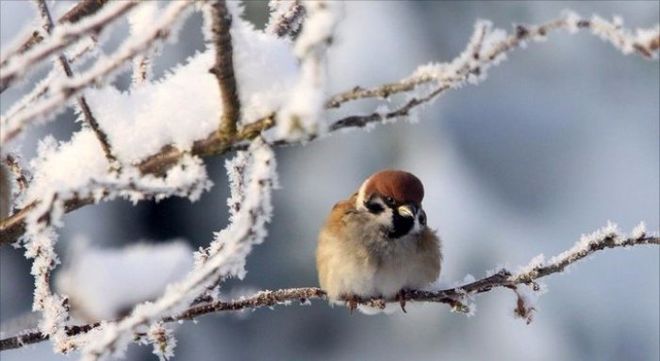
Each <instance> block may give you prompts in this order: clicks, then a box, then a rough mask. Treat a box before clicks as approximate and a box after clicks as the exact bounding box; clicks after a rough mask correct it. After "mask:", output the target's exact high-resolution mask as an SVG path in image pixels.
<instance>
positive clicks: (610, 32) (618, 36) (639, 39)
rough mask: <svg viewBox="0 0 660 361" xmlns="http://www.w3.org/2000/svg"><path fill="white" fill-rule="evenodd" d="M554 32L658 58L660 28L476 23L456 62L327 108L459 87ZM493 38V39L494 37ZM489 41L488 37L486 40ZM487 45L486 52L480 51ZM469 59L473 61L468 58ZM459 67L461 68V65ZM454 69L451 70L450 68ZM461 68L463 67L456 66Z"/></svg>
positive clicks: (577, 22) (579, 21)
mask: <svg viewBox="0 0 660 361" xmlns="http://www.w3.org/2000/svg"><path fill="white" fill-rule="evenodd" d="M557 30H566V31H568V32H569V33H576V32H577V31H578V30H589V31H591V33H592V34H594V35H598V36H600V37H601V38H603V39H604V40H607V41H609V42H610V43H611V44H612V45H614V46H615V47H616V48H618V49H619V50H621V51H622V52H623V53H624V54H630V53H633V52H637V53H638V54H639V55H642V56H644V57H646V58H650V59H653V58H657V55H658V51H659V50H660V27H659V26H656V27H655V28H650V29H637V33H636V34H634V35H633V34H632V32H631V31H630V30H628V29H624V28H622V27H621V24H620V21H619V22H618V23H617V21H615V22H614V23H611V22H608V21H606V20H603V19H602V18H600V17H598V16H593V18H592V19H591V20H589V19H584V18H581V17H580V16H579V15H577V14H575V13H572V12H566V13H565V14H564V15H563V16H562V17H560V18H557V19H554V20H550V21H548V22H546V23H543V24H541V25H517V26H516V29H515V33H513V34H510V35H508V36H504V35H505V34H504V33H503V32H502V31H501V30H492V24H491V23H490V22H488V21H479V22H477V24H476V25H475V32H474V34H473V36H472V39H471V40H470V44H469V45H468V48H469V49H473V50H475V51H466V52H464V53H463V54H462V55H461V56H460V57H459V58H457V59H456V60H454V61H452V62H451V63H448V64H430V65H425V66H421V67H419V68H418V69H417V70H415V71H414V72H413V74H412V75H410V76H409V77H408V78H405V79H403V80H400V81H397V82H393V83H388V84H383V85H380V86H376V87H373V88H363V87H360V86H356V87H355V88H353V89H351V90H349V91H346V92H343V93H340V94H337V95H335V96H334V97H332V98H331V99H330V100H328V102H327V103H326V106H327V107H328V108H338V107H340V106H341V105H342V104H344V103H347V102H350V101H354V100H358V99H365V98H382V99H386V98H389V97H390V96H392V95H394V94H399V93H405V92H409V91H412V90H414V89H415V88H417V87H418V86H421V85H425V84H431V85H432V84H433V83H438V84H446V85H449V86H450V87H451V88H454V87H457V86H460V85H462V84H463V83H464V82H465V81H466V80H467V79H466V78H467V77H468V76H470V75H473V76H475V77H483V75H484V74H482V73H485V70H487V68H488V67H489V66H490V65H496V64H497V63H498V62H499V61H501V60H502V59H503V58H502V56H503V55H505V54H506V53H507V52H510V51H512V50H513V49H516V48H519V47H521V46H523V45H525V44H526V42H527V41H534V42H539V41H545V40H546V37H547V35H548V34H549V33H551V32H553V31H557ZM493 35H494V36H493ZM488 37H491V38H490V39H488ZM484 45H486V49H482V48H483V47H484ZM470 56H471V57H472V58H470ZM461 63H462V64H461ZM452 65H453V66H452ZM457 65H462V66H457ZM475 80H478V79H476V78H475Z"/></svg>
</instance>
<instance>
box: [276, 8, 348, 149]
mask: <svg viewBox="0 0 660 361" xmlns="http://www.w3.org/2000/svg"><path fill="white" fill-rule="evenodd" d="M303 4H304V8H305V14H306V17H305V22H304V24H303V30H302V32H301V33H300V36H298V38H297V39H296V43H295V46H294V52H295V54H296V56H298V58H300V61H301V68H300V76H299V78H298V81H297V83H296V84H295V86H294V88H293V90H292V94H291V95H290V96H289V100H288V102H287V103H285V104H284V106H283V108H282V109H281V110H280V111H279V112H278V114H277V117H276V118H277V122H276V129H275V132H276V134H277V139H278V140H286V141H295V140H300V139H304V138H306V137H307V136H308V134H311V135H321V134H325V133H326V132H327V128H328V126H327V124H326V123H325V120H324V119H323V117H322V115H323V111H324V106H323V103H324V101H325V100H324V98H325V97H326V94H325V90H326V78H327V74H326V72H327V64H326V62H327V59H326V54H327V48H328V46H329V45H330V44H332V40H333V36H334V32H335V28H336V26H337V23H338V21H339V19H340V17H341V13H342V12H343V4H342V3H341V2H335V1H324V0H319V1H309V2H305V3H303Z"/></svg>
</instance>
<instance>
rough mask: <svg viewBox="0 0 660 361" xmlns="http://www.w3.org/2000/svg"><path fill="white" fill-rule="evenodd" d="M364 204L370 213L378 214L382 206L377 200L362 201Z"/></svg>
mask: <svg viewBox="0 0 660 361" xmlns="http://www.w3.org/2000/svg"><path fill="white" fill-rule="evenodd" d="M364 206H365V207H367V209H368V210H369V212H371V213H375V214H378V213H380V212H382V211H383V206H382V205H381V204H380V203H378V202H373V201H367V202H364Z"/></svg>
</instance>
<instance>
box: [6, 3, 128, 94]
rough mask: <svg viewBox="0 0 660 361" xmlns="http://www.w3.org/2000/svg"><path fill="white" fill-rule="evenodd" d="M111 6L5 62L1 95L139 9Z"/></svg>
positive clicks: (124, 4)
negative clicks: (37, 68)
mask: <svg viewBox="0 0 660 361" xmlns="http://www.w3.org/2000/svg"><path fill="white" fill-rule="evenodd" d="M112 4H113V6H112V7H110V6H109V7H108V8H106V9H104V11H101V12H99V13H97V14H95V15H93V16H92V17H90V18H89V19H88V20H87V21H85V22H83V23H81V24H68V25H63V30H62V31H61V32H58V33H57V36H54V37H49V38H48V39H47V40H45V41H43V43H42V44H41V45H39V46H33V47H32V48H31V49H30V50H28V51H25V52H24V53H23V54H20V55H18V56H15V57H10V58H8V59H5V60H6V65H3V66H2V68H1V69H2V73H1V74H0V92H1V91H3V90H4V89H6V88H7V87H9V86H10V85H12V84H13V83H15V82H16V81H17V80H20V79H21V78H22V76H23V74H25V72H26V71H27V70H28V69H30V68H31V67H32V66H34V65H35V64H37V63H39V62H41V61H43V60H45V59H46V58H48V57H49V56H51V55H53V54H56V53H57V52H59V51H62V50H63V49H64V48H66V47H67V46H69V45H70V44H72V43H74V42H76V41H78V40H80V39H81V38H83V37H84V36H87V35H93V34H98V33H99V32H101V31H102V30H103V29H104V28H105V27H106V26H108V25H109V24H111V23H113V22H114V21H116V20H117V19H119V18H120V17H121V16H122V15H124V14H125V13H127V12H128V11H129V10H131V9H132V8H133V7H134V6H136V5H137V3H136V2H134V1H121V2H114V3H112ZM115 4H116V5H115ZM3 62H4V61H3Z"/></svg>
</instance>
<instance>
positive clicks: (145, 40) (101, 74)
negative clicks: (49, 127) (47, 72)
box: [0, 1, 193, 142]
mask: <svg viewBox="0 0 660 361" xmlns="http://www.w3.org/2000/svg"><path fill="white" fill-rule="evenodd" d="M113 4H124V5H123V6H126V5H127V4H133V5H134V3H132V2H116V3H113ZM192 4H193V3H192V2H190V1H175V2H173V3H171V4H170V5H169V6H168V7H167V8H166V9H165V10H164V11H163V14H162V16H160V17H159V19H158V20H157V21H156V22H155V23H154V24H152V26H151V27H150V28H149V31H146V32H145V33H144V34H142V36H140V37H136V38H131V39H129V40H126V41H125V42H124V43H123V44H122V45H121V47H120V48H119V49H118V50H117V51H116V52H115V53H113V54H112V55H111V56H109V57H108V58H106V59H101V60H99V61H98V62H97V63H95V64H94V66H93V67H92V68H91V69H89V70H87V71H85V72H84V73H82V74H79V75H77V76H76V77H74V78H71V79H65V80H62V81H61V82H58V83H56V84H53V86H52V87H51V88H50V92H51V93H52V95H51V96H50V97H48V98H46V99H44V100H41V101H38V102H35V103H34V104H33V105H32V106H30V107H29V108H25V109H23V110H22V111H19V112H17V113H16V114H14V116H13V117H12V118H10V119H1V120H0V122H2V123H3V124H2V126H3V128H4V129H5V132H3V135H2V137H1V138H0V141H2V142H7V141H8V140H9V139H10V138H8V137H9V136H10V135H11V136H15V135H16V134H17V133H18V132H17V131H16V129H18V128H24V125H23V123H26V122H29V121H31V120H33V119H35V118H39V117H43V116H46V115H52V114H53V112H54V111H56V110H58V109H60V108H61V107H63V106H66V104H67V101H68V100H69V99H71V98H72V97H75V96H77V95H79V94H80V93H81V92H82V91H83V90H85V89H86V88H88V87H90V86H92V85H94V84H97V83H98V82H100V81H101V80H102V79H104V78H106V77H108V76H109V75H111V74H113V73H114V72H116V71H117V70H118V69H120V68H121V67H122V66H123V65H124V63H125V62H127V61H129V60H131V59H133V58H134V57H136V56H138V55H139V54H142V53H144V52H145V51H148V50H149V49H151V48H153V47H154V46H155V45H156V42H157V41H158V40H161V39H165V38H167V37H168V36H170V35H171V33H172V30H173V29H172V28H173V27H174V25H175V24H176V23H177V22H180V21H182V20H183V19H184V18H185V16H186V15H187V14H189V13H188V12H185V10H187V9H188V8H190V7H191V5H192ZM107 9H110V7H108V8H107ZM105 11H106V10H104V11H103V12H105ZM100 15H103V14H102V13H99V14H98V15H95V17H96V16H100ZM89 20H93V19H92V18H90V19H89ZM89 20H86V21H85V22H87V21H89ZM80 25H85V24H80ZM80 25H78V24H76V25H75V26H80ZM58 29H59V28H58ZM56 30H57V29H56ZM55 36H56V33H55V32H54V33H53V38H55ZM46 45H48V43H46ZM62 47H63V46H62ZM34 50H39V48H35V49H34ZM31 52H32V51H31ZM31 52H28V53H26V56H27V55H29V54H30V53H31ZM11 64H12V63H10V65H8V67H9V66H11ZM5 75H6V74H5ZM7 76H9V75H7Z"/></svg>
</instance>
